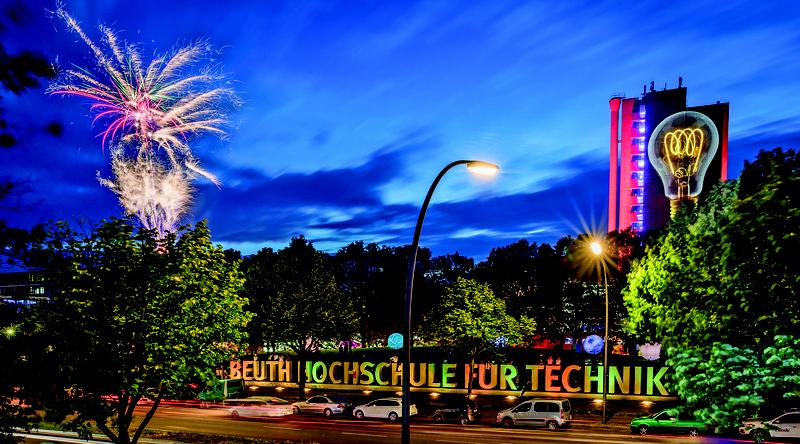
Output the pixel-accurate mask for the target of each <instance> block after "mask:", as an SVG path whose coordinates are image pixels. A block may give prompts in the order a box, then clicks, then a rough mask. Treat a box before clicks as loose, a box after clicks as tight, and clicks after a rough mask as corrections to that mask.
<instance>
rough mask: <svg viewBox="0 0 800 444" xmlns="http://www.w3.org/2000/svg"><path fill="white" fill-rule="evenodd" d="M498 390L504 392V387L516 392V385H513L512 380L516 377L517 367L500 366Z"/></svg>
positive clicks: (509, 365)
mask: <svg viewBox="0 0 800 444" xmlns="http://www.w3.org/2000/svg"><path fill="white" fill-rule="evenodd" d="M500 374H501V375H502V377H501V378H500V390H505V389H506V387H508V388H510V389H511V390H516V389H517V385H516V384H514V378H516V377H517V367H516V366H514V365H512V364H500Z"/></svg>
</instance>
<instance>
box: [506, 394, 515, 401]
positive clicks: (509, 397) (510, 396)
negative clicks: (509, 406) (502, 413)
mask: <svg viewBox="0 0 800 444" xmlns="http://www.w3.org/2000/svg"><path fill="white" fill-rule="evenodd" d="M506 399H507V400H509V401H513V400H515V399H517V397H516V396H514V395H508V396H506Z"/></svg>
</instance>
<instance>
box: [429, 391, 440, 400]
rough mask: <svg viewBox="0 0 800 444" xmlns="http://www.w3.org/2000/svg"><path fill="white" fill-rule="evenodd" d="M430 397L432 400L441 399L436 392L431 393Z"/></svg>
mask: <svg viewBox="0 0 800 444" xmlns="http://www.w3.org/2000/svg"><path fill="white" fill-rule="evenodd" d="M430 396H431V398H433V399H436V398H438V397H439V394H438V393H436V392H431V394H430Z"/></svg>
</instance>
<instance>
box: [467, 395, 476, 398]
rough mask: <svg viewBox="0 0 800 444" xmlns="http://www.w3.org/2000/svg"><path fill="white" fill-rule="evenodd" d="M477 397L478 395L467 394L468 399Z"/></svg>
mask: <svg viewBox="0 0 800 444" xmlns="http://www.w3.org/2000/svg"><path fill="white" fill-rule="evenodd" d="M477 397H478V395H469V399H475V398H477Z"/></svg>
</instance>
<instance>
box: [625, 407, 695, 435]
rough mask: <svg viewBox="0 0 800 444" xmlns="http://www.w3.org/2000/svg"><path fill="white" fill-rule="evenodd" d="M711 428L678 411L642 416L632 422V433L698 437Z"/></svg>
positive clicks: (663, 411) (669, 410) (664, 411)
mask: <svg viewBox="0 0 800 444" xmlns="http://www.w3.org/2000/svg"><path fill="white" fill-rule="evenodd" d="M709 428H710V426H709V425H708V424H706V423H705V422H703V421H698V420H697V419H695V418H694V417H692V416H691V415H690V414H688V413H684V412H678V411H677V410H671V409H668V410H662V411H660V412H658V413H654V414H652V415H650V416H642V417H639V418H636V419H634V420H633V421H631V433H638V434H640V435H647V434H648V433H684V434H688V435H689V436H697V435H699V434H701V433H706V432H708V430H709Z"/></svg>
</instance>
